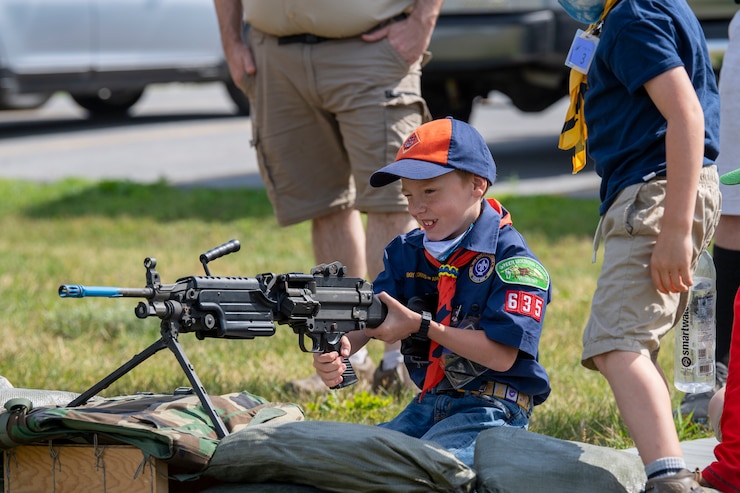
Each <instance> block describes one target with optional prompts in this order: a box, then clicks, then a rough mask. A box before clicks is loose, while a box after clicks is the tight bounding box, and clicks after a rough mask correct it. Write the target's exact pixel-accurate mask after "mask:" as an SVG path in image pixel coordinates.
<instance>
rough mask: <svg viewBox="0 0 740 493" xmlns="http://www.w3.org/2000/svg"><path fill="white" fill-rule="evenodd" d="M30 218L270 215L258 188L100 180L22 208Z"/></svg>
mask: <svg viewBox="0 0 740 493" xmlns="http://www.w3.org/2000/svg"><path fill="white" fill-rule="evenodd" d="M24 213H25V214H26V215H27V216H28V217H32V218H65V217H66V218H69V217H83V216H100V217H109V218H116V217H123V216H126V217H143V218H149V219H154V220H156V221H161V222H169V221H178V220H186V219H200V220H203V221H207V222H220V221H222V222H228V221H233V220H237V219H241V218H244V217H252V218H264V217H271V216H272V215H273V211H272V207H271V205H270V202H269V201H268V199H267V195H266V193H265V191H264V190H256V189H236V188H233V189H209V188H195V187H187V188H179V187H175V186H172V185H168V184H166V183H164V182H160V183H154V184H139V183H134V182H129V181H102V182H99V183H93V184H80V185H79V186H70V187H69V193H62V194H59V195H58V196H57V197H56V198H53V199H51V200H49V201H45V202H43V203H40V204H38V205H33V206H30V207H28V208H26V209H25V210H24Z"/></svg>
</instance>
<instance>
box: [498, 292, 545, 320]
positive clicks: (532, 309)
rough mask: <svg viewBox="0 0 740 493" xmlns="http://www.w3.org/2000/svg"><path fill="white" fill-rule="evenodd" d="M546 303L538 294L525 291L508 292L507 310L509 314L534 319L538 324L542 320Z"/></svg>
mask: <svg viewBox="0 0 740 493" xmlns="http://www.w3.org/2000/svg"><path fill="white" fill-rule="evenodd" d="M543 306H545V301H544V300H543V299H542V298H540V297H539V296H537V295H536V294H532V293H527V292H525V291H507V292H506V306H505V308H504V309H505V310H506V311H507V312H509V313H517V314H519V315H524V316H526V317H530V318H533V319H535V320H537V321H538V322H539V321H541V320H542V307H543Z"/></svg>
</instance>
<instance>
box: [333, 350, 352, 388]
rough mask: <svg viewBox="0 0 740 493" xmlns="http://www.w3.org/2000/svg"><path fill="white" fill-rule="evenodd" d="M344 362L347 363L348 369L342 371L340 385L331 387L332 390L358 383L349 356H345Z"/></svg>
mask: <svg viewBox="0 0 740 493" xmlns="http://www.w3.org/2000/svg"><path fill="white" fill-rule="evenodd" d="M344 364H345V365H347V369H346V370H344V373H342V379H343V380H342V381H341V382H340V383H339V385H335V386H334V387H331V389H332V390H335V389H343V388H345V387H349V386H350V385H354V384H356V383H357V375H355V369H354V368H352V363H350V362H349V358H344Z"/></svg>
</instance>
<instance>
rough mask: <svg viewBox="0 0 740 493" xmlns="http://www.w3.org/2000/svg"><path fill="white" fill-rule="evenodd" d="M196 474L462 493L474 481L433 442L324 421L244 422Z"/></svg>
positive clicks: (339, 487) (407, 492)
mask: <svg viewBox="0 0 740 493" xmlns="http://www.w3.org/2000/svg"><path fill="white" fill-rule="evenodd" d="M203 475H205V476H208V477H212V478H215V479H218V480H220V481H223V482H228V483H263V482H283V483H291V484H302V485H309V486H313V487H316V488H319V489H321V490H325V491H330V492H341V493H345V492H348V491H352V492H358V493H361V492H378V493H380V492H382V493H389V492H403V493H413V492H419V493H429V492H460V493H464V492H470V491H473V489H474V486H475V472H474V471H473V470H472V469H471V468H470V467H468V466H467V465H465V464H464V463H462V462H461V461H459V460H458V459H457V458H455V456H454V455H452V454H451V453H450V452H448V451H447V450H445V449H443V448H442V447H440V446H439V445H437V444H435V443H433V442H430V441H427V440H420V439H418V438H413V437H410V436H408V435H405V434H403V433H400V432H397V431H393V430H388V429H385V428H379V427H376V426H368V425H361V424H352V423H338V422H330V421H300V422H291V423H264V424H261V425H255V426H251V427H249V428H245V429H244V430H242V431H240V432H238V433H234V434H232V435H229V436H227V437H225V438H224V439H223V440H221V442H220V443H219V444H218V446H217V447H216V451H215V452H214V453H213V456H212V458H211V461H210V462H209V464H208V465H207V466H206V468H205V469H204V471H203ZM237 491H238V490H237ZM247 491H249V490H247Z"/></svg>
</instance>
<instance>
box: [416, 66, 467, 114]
mask: <svg viewBox="0 0 740 493" xmlns="http://www.w3.org/2000/svg"><path fill="white" fill-rule="evenodd" d="M421 94H422V96H424V99H425V100H426V102H427V106H428V107H429V112H430V113H431V114H432V118H445V117H447V116H451V117H453V118H455V119H456V120H462V121H464V122H467V121H470V114H471V113H472V112H473V101H474V100H475V97H476V96H477V94H476V93H475V90H474V89H473V86H472V84H470V83H466V82H465V81H462V80H457V79H451V78H445V79H425V78H424V76H422V77H421Z"/></svg>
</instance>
